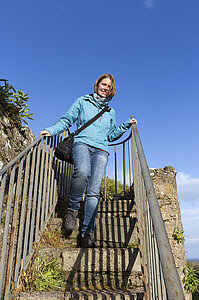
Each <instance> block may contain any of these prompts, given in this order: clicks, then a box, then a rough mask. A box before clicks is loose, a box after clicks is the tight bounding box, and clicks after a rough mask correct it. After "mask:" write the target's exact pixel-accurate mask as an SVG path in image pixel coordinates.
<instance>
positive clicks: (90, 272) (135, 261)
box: [38, 247, 143, 290]
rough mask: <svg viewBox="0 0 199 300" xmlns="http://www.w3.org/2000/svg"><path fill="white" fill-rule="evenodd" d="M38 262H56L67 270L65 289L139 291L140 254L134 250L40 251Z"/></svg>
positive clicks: (140, 279)
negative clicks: (53, 259) (47, 260)
mask: <svg viewBox="0 0 199 300" xmlns="http://www.w3.org/2000/svg"><path fill="white" fill-rule="evenodd" d="M38 257H39V260H41V261H42V260H43V259H45V258H46V257H49V258H50V257H54V258H56V259H57V262H58V264H59V266H60V267H61V268H62V269H63V270H64V271H66V290H71V289H77V288H78V289H82V288H87V289H89V288H108V287H110V288H117V289H121V288H126V289H129V290H131V289H142V287H143V283H142V273H141V265H140V255H139V251H138V249H137V248H135V249H131V248H129V249H103V248H101V249H98V248H93V249H81V248H75V249H69V248H65V249H64V248H62V249H58V248H54V247H45V248H41V249H39V253H38Z"/></svg>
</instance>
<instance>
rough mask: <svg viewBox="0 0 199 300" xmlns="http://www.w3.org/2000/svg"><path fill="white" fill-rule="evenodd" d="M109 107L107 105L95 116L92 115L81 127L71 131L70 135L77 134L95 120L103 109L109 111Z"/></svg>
mask: <svg viewBox="0 0 199 300" xmlns="http://www.w3.org/2000/svg"><path fill="white" fill-rule="evenodd" d="M110 110H111V108H110V107H109V106H106V107H104V108H103V109H102V110H101V111H100V112H99V113H98V114H97V115H96V116H94V117H93V118H92V119H91V120H90V121H88V122H86V123H85V124H84V125H83V126H82V127H80V128H79V129H77V130H76V131H74V132H72V133H71V134H72V135H78V134H79V133H80V132H81V131H82V130H84V129H85V128H86V127H88V126H89V125H91V124H92V123H93V122H95V121H96V120H97V119H98V118H99V117H100V116H101V115H103V113H105V111H110Z"/></svg>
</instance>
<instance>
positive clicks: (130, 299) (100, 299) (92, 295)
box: [15, 289, 144, 300]
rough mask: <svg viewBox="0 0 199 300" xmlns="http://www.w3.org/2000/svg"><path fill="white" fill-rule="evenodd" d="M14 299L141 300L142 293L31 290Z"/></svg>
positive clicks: (108, 290)
mask: <svg viewBox="0 0 199 300" xmlns="http://www.w3.org/2000/svg"><path fill="white" fill-rule="evenodd" d="M15 299H20V300H29V299H30V300H31V299H33V300H48V299H50V300H56V299H60V300H61V299H62V300H63V299H74V300H104V299H106V300H109V299H114V300H142V299H144V295H143V293H142V292H132V291H122V290H121V291H120V290H111V289H107V290H96V289H95V290H82V291H72V292H59V291H53V292H32V293H22V294H21V295H20V296H18V297H16V298H15Z"/></svg>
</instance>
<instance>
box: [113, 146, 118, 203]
mask: <svg viewBox="0 0 199 300" xmlns="http://www.w3.org/2000/svg"><path fill="white" fill-rule="evenodd" d="M114 153H115V199H117V152H116V145H115V146H114Z"/></svg>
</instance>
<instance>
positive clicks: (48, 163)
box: [0, 136, 73, 299]
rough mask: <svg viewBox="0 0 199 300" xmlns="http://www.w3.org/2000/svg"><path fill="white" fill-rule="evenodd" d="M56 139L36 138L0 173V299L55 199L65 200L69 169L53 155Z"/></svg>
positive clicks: (25, 261)
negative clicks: (59, 197)
mask: <svg viewBox="0 0 199 300" xmlns="http://www.w3.org/2000/svg"><path fill="white" fill-rule="evenodd" d="M60 139H62V136H56V137H53V138H45V137H39V138H38V139H37V140H36V141H34V142H33V143H32V144H31V145H30V146H29V147H28V148H27V149H26V150H24V151H23V152H22V153H21V154H19V155H18V156H17V157H16V158H15V159H14V160H12V161H11V162H10V163H8V164H7V165H6V166H5V167H4V168H3V169H2V170H0V220H1V225H0V246H1V250H0V253H1V256H0V299H2V297H4V299H9V294H10V286H11V282H12V284H13V283H14V285H16V286H17V284H18V280H19V277H20V274H21V272H22V270H23V269H24V270H25V269H26V268H27V266H28V263H29V262H30V260H31V257H32V255H33V253H34V243H35V242H38V241H39V239H40V235H41V233H42V231H43V230H44V228H45V226H46V225H47V223H48V220H49V219H50V217H51V216H52V215H53V214H54V211H55V206H56V204H57V199H58V196H61V197H62V198H67V195H68V190H69V184H70V179H71V175H72V169H73V166H72V165H70V164H67V163H65V162H61V161H59V160H57V159H56V158H55V157H54V155H53V149H54V147H55V146H56V145H57V142H58V140H60Z"/></svg>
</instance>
